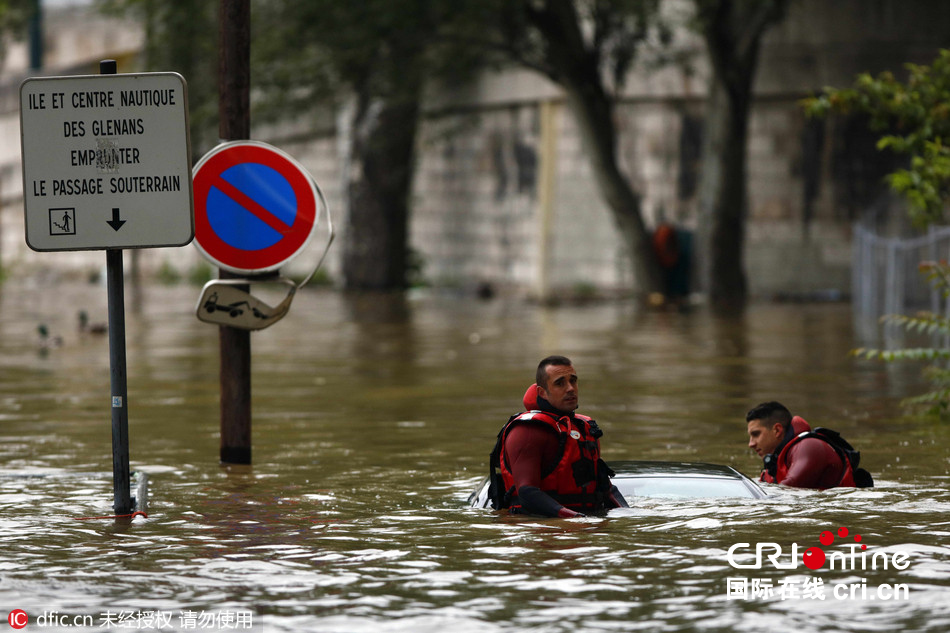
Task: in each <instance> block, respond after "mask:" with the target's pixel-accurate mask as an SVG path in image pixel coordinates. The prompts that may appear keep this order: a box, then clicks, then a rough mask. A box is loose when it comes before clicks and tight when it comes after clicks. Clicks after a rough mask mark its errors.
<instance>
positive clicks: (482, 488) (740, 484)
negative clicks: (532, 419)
mask: <svg viewBox="0 0 950 633" xmlns="http://www.w3.org/2000/svg"><path fill="white" fill-rule="evenodd" d="M610 467H611V468H612V469H613V470H614V472H615V473H616V475H614V477H612V478H611V481H613V483H614V485H615V486H617V488H619V489H620V492H621V494H623V496H624V498H625V499H626V500H627V502H628V503H630V505H633V500H635V499H636V498H637V497H680V498H693V499H695V498H711V497H745V498H750V499H764V498H765V497H766V496H767V495H766V494H765V492H763V490H762V488H760V487H759V485H758V484H757V483H755V482H754V481H752V480H751V479H749V478H748V477H746V476H745V475H743V474H742V473H740V472H739V471H738V470H736V469H735V468H732V467H731V466H723V465H720V464H705V463H701V462H652V461H621V462H610ZM468 502H469V505H471V506H472V507H475V508H490V507H491V503H490V502H489V500H488V478H487V477H486V478H485V480H484V481H483V482H482V483H481V484H480V485H479V486H478V488H476V489H475V491H474V492H472V494H471V495H470V496H469V498H468Z"/></svg>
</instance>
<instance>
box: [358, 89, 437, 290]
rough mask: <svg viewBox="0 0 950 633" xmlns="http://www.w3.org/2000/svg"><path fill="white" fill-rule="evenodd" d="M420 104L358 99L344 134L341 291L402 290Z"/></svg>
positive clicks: (404, 280) (403, 286)
mask: <svg viewBox="0 0 950 633" xmlns="http://www.w3.org/2000/svg"><path fill="white" fill-rule="evenodd" d="M418 114H419V106H418V101H410V102H399V103H388V102H385V101H382V100H379V99H368V98H361V99H359V101H358V102H357V105H356V107H355V109H354V111H353V121H352V127H351V129H350V133H349V134H344V137H345V142H347V143H348V152H347V153H348V158H349V161H348V162H349V169H348V171H347V175H348V179H347V182H346V186H345V192H346V198H347V206H348V207H349V213H348V219H347V225H346V232H345V242H344V245H343V279H344V286H345V287H346V288H348V289H355V290H395V289H402V288H405V286H406V263H407V254H408V246H407V243H406V242H407V235H408V223H409V192H410V188H411V186H412V175H413V167H414V160H413V154H414V149H415V141H416V130H417V127H418Z"/></svg>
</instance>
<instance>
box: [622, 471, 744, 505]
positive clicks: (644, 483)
mask: <svg viewBox="0 0 950 633" xmlns="http://www.w3.org/2000/svg"><path fill="white" fill-rule="evenodd" d="M614 484H615V485H616V486H617V487H618V488H619V489H620V493H621V494H622V495H623V496H624V497H625V498H626V499H628V500H629V499H632V498H633V497H749V496H752V494H751V492H750V491H749V489H748V488H747V487H746V485H745V483H744V482H743V481H742V480H740V479H726V478H720V477H682V476H680V477H623V478H619V477H618V478H616V479H614Z"/></svg>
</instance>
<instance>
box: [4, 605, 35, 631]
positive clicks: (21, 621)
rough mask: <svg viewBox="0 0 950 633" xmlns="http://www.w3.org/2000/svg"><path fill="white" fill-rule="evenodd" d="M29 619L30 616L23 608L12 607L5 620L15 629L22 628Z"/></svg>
mask: <svg viewBox="0 0 950 633" xmlns="http://www.w3.org/2000/svg"><path fill="white" fill-rule="evenodd" d="M29 621H30V617H29V616H28V615H27V614H26V611H24V610H23V609H14V610H13V611H11V612H10V615H8V616H7V622H9V623H10V626H12V627H13V628H15V629H22V628H23V627H25V626H26V624H27V622H29Z"/></svg>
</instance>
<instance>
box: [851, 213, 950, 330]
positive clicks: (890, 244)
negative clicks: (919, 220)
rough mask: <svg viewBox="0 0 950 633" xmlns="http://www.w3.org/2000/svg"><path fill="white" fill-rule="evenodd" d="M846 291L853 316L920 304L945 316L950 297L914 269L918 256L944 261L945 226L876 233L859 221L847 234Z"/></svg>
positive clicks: (870, 316) (948, 251)
mask: <svg viewBox="0 0 950 633" xmlns="http://www.w3.org/2000/svg"><path fill="white" fill-rule="evenodd" d="M852 257H853V263H852V267H851V275H852V278H851V295H852V305H853V309H854V313H855V316H856V317H859V318H861V319H862V320H876V319H877V318H879V317H881V316H884V315H886V314H910V313H913V312H917V311H920V310H929V311H931V312H934V313H937V314H942V315H945V316H950V301H948V300H947V299H945V298H944V296H943V292H942V290H940V289H938V288H934V287H933V286H932V284H931V283H930V282H928V281H927V278H926V277H925V276H924V274H922V273H921V271H920V264H921V262H925V261H940V260H944V261H950V226H938V227H930V228H929V229H928V231H927V233H925V234H923V235H919V236H915V237H882V236H880V235H877V234H875V233H874V232H873V231H872V230H870V229H868V228H867V227H866V226H863V225H862V224H860V223H855V224H854V231H853V238H852Z"/></svg>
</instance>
